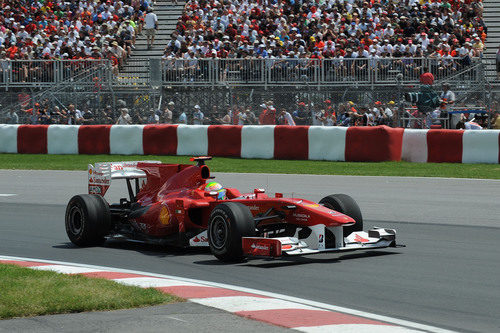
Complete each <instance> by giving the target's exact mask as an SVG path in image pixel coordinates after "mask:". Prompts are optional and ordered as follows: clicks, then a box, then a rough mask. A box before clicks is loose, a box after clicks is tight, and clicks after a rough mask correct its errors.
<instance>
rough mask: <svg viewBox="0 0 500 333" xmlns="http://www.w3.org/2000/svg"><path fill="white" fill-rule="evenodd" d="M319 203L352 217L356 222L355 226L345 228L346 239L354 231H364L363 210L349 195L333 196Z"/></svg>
mask: <svg viewBox="0 0 500 333" xmlns="http://www.w3.org/2000/svg"><path fill="white" fill-rule="evenodd" d="M319 203H320V204H321V205H323V206H325V207H326V208H330V209H333V210H336V211H337V212H339V213H342V214H345V215H347V216H350V217H352V218H353V219H354V221H356V223H355V224H354V225H352V226H349V227H344V237H346V236H349V235H350V234H351V233H352V232H354V231H362V230H363V215H362V214H361V209H360V208H359V206H358V204H357V203H356V201H355V200H354V199H353V198H351V197H350V196H348V195H347V194H332V195H329V196H326V197H324V198H323V199H321V200H320V201H319Z"/></svg>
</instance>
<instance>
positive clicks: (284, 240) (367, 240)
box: [242, 227, 396, 258]
mask: <svg viewBox="0 0 500 333" xmlns="http://www.w3.org/2000/svg"><path fill="white" fill-rule="evenodd" d="M335 229H337V230H334V233H335V234H336V236H337V235H338V236H340V235H342V234H341V232H342V231H343V230H342V228H341V227H337V228H335ZM322 237H324V236H323V234H320V236H319V237H318V238H319V241H318V242H317V243H315V246H314V245H313V246H311V244H308V243H307V242H306V241H304V240H300V239H298V238H296V237H277V238H264V237H243V238H242V247H243V253H244V254H245V255H247V256H254V257H274V258H276V257H281V256H294V255H308V254H316V253H322V252H343V251H354V250H369V249H377V248H386V247H396V231H395V230H394V229H384V228H376V227H375V228H373V229H370V230H368V231H355V232H353V233H351V234H350V235H349V236H347V237H342V236H340V237H338V239H339V241H337V242H336V246H335V247H325V246H324V243H325V242H324V239H321V238H322Z"/></svg>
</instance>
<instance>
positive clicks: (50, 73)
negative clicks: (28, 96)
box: [0, 59, 111, 89]
mask: <svg viewBox="0 0 500 333" xmlns="http://www.w3.org/2000/svg"><path fill="white" fill-rule="evenodd" d="M110 68H111V67H110V62H109V60H99V59H81V60H0V71H1V72H0V87H2V88H5V89H9V88H10V87H26V88H47V87H51V86H54V85H57V84H59V83H63V82H71V81H75V80H79V81H82V80H81V79H80V78H79V77H80V76H81V75H82V74H83V75H86V74H87V73H88V72H89V71H93V72H94V73H95V74H96V76H95V77H92V78H90V80H88V81H87V82H80V84H83V83H86V84H87V85H93V84H95V82H96V80H98V81H99V82H101V84H103V83H106V82H109V80H110V79H111V76H110ZM95 78H97V79H95Z"/></svg>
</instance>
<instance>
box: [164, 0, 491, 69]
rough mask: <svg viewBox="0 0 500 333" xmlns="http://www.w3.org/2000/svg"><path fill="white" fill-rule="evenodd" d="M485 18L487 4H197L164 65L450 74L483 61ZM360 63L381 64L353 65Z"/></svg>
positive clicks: (211, 0) (424, 0)
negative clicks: (394, 67)
mask: <svg viewBox="0 0 500 333" xmlns="http://www.w3.org/2000/svg"><path fill="white" fill-rule="evenodd" d="M482 11H483V7H482V0H401V1H391V0H342V1H339V0H324V1H319V0H302V1H299V0H287V1H272V0H270V1H265V0H263V1H246V0H235V1H219V0H189V1H188V2H187V4H186V8H185V11H184V13H183V15H182V17H180V18H179V20H178V23H177V28H176V30H175V32H174V33H173V35H172V37H173V38H172V41H171V42H170V43H169V44H168V45H167V46H166V48H165V53H164V59H181V58H182V59H186V60H193V59H203V58H219V59H241V58H243V59H250V58H252V59H255V58H264V59H285V58H286V59H298V60H301V59H313V61H314V60H315V59H334V60H337V62H336V63H332V66H333V67H339V66H338V65H342V66H343V67H345V68H340V69H339V68H337V70H338V71H340V72H339V73H337V74H341V75H345V74H349V72H350V71H352V70H355V69H356V68H354V67H356V66H358V67H361V68H360V69H361V70H363V69H366V68H367V67H370V66H372V68H375V67H378V66H379V64H380V65H382V66H383V64H384V63H383V61H382V60H383V59H387V58H405V57H408V58H410V57H413V58H418V57H428V58H430V59H433V64H432V65H431V66H432V68H431V69H432V70H433V72H436V71H437V70H438V69H439V70H441V71H443V70H446V71H447V72H448V73H449V71H450V70H451V71H455V70H458V69H460V68H463V67H464V66H467V65H469V64H471V61H472V58H474V57H481V56H482V54H483V51H484V41H485V39H486V32H487V29H486V26H485V24H484V21H483V18H482ZM358 58H359V59H374V60H376V61H375V62H368V61H367V62H366V63H359V64H358V63H356V64H355V63H354V62H352V63H346V62H345V61H347V60H348V59H358ZM452 58H459V60H454V59H452ZM378 59H381V60H380V61H378ZM339 61H343V62H339ZM278 64H279V63H278ZM295 65H298V66H302V65H301V64H300V63H296V64H295ZM309 65H310V63H306V64H304V65H303V66H309ZM401 65H402V66H401V67H405V66H407V65H409V67H410V70H411V71H415V72H418V74H419V73H420V71H421V70H422V65H421V64H420V66H419V64H418V63H411V64H406V63H405V64H401ZM279 66H287V64H279ZM364 67H366V68H364ZM418 74H417V76H418Z"/></svg>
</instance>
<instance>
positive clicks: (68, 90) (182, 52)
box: [0, 0, 500, 125]
mask: <svg viewBox="0 0 500 333" xmlns="http://www.w3.org/2000/svg"><path fill="white" fill-rule="evenodd" d="M15 3H17V4H19V5H16V4H15ZM184 4H185V5H184ZM482 4H483V3H482V2H481V1H480V0H467V1H456V0H450V1H444V0H443V1H441V0H438V1H419V0H405V1H366V0H365V1H362V0H353V1H349V2H340V1H326V2H320V3H318V2H317V1H312V0H311V1H302V2H300V3H299V2H289V1H284V2H276V3H270V4H269V5H264V3H263V2H262V3H261V2H248V1H231V2H218V1H214V2H208V1H205V0H188V1H187V2H186V3H183V2H179V3H178V4H173V3H171V2H170V1H165V0H157V1H156V2H155V3H153V2H152V1H141V2H134V3H133V5H132V6H129V5H123V6H122V5H121V2H119V1H112V0H108V1H106V2H102V3H99V4H98V5H93V3H89V2H85V1H77V2H72V3H70V4H68V3H65V2H62V1H53V2H50V3H47V5H46V6H44V5H43V4H42V3H37V2H33V1H4V2H2V4H1V6H2V13H1V14H0V17H1V18H3V19H2V20H0V22H2V23H0V43H1V46H0V64H1V66H0V71H1V72H0V87H1V88H3V89H5V91H6V92H9V93H5V94H3V96H2V97H0V99H3V100H0V103H2V104H3V105H4V106H13V107H19V106H20V105H24V104H26V103H24V102H21V101H19V95H22V94H20V90H21V89H25V90H26V92H28V95H31V97H32V98H31V99H30V103H31V105H30V108H28V109H33V108H34V104H35V103H36V101H35V100H36V99H38V98H44V99H45V98H48V99H49V102H48V103H49V104H52V105H57V106H59V107H61V108H66V107H67V105H68V104H69V103H70V102H72V103H76V104H77V106H78V104H80V105H81V108H82V109H84V108H90V109H95V112H100V111H99V110H101V109H103V108H104V107H105V106H107V105H110V106H111V107H113V108H114V107H116V106H117V105H118V104H120V103H117V101H118V100H119V99H121V100H126V101H127V104H128V106H129V107H130V108H132V109H135V110H137V111H134V110H132V113H137V114H138V116H136V117H135V119H136V120H137V122H142V121H144V119H145V118H147V117H146V116H145V113H148V112H149V110H150V109H151V108H154V109H157V108H159V107H161V108H163V106H164V105H166V103H168V101H174V102H175V104H176V108H177V110H176V112H177V113H181V112H182V111H187V112H188V113H191V112H192V110H193V107H194V105H195V104H200V105H201V106H202V109H203V110H204V111H205V112H206V113H208V112H209V111H208V110H212V106H213V105H217V106H219V107H220V108H221V110H219V111H218V112H219V114H218V115H213V116H212V117H207V118H211V119H220V118H222V117H223V116H224V115H225V114H226V113H227V110H228V109H231V108H232V107H234V106H244V107H245V108H248V109H250V110H251V112H254V113H257V114H258V113H259V112H260V108H259V105H261V104H262V102H265V101H269V100H272V101H273V103H274V106H275V107H278V108H284V109H287V110H289V111H294V110H295V109H296V108H297V105H298V103H305V104H306V105H307V107H308V109H310V112H311V113H314V112H316V111H313V109H315V108H317V107H320V106H322V105H323V101H325V100H332V101H333V104H334V106H335V108H336V109H342V108H341V105H342V107H344V105H345V103H347V102H348V101H354V103H355V104H356V106H357V108H358V109H364V108H368V109H373V108H375V107H374V105H375V102H377V101H379V102H381V103H388V102H389V101H395V104H396V107H398V108H399V109H400V110H402V108H403V107H404V103H402V101H403V98H402V96H403V94H404V93H405V92H407V91H412V90H414V89H416V87H417V85H418V84H419V77H420V74H421V73H422V72H423V69H424V68H425V67H428V68H429V69H430V70H431V72H432V73H433V74H434V76H435V78H436V84H438V85H439V84H440V83H443V82H450V83H452V90H453V91H454V92H455V93H456V95H457V105H458V104H460V107H462V108H469V107H470V108H476V109H477V108H480V109H486V108H491V107H492V104H494V103H493V102H494V100H495V95H494V94H493V92H495V91H499V89H500V88H499V85H498V83H499V82H498V81H497V80H496V73H495V71H494V53H495V52H496V50H497V48H498V44H500V40H499V36H500V27H499V23H498V22H499V21H498V18H499V16H500V9H499V8H500V4H499V3H498V1H495V0H484V12H485V14H484V21H485V22H486V23H487V24H485V22H484V21H483V19H482V17H483V8H482ZM148 8H153V9H154V12H155V13H156V15H157V16H158V20H159V29H158V31H157V35H156V41H155V45H154V47H153V48H152V49H149V50H148V49H146V38H145V35H144V33H143V32H142V25H143V23H142V22H143V17H144V15H145V11H146V10H147V9H148ZM34 22H37V24H38V23H39V24H38V25H36V24H34ZM486 25H488V29H487V28H486ZM486 31H488V36H487V35H486ZM171 37H172V38H173V39H171ZM483 44H485V45H486V50H485V51H484V50H483ZM291 89H293V90H291ZM23 94H24V93H23ZM291 95H292V98H291ZM23 96H24V95H23ZM212 113H213V112H212ZM140 114H142V116H139V115H140ZM394 124H398V123H397V122H396V121H395V122H394ZM399 125H401V123H399Z"/></svg>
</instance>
